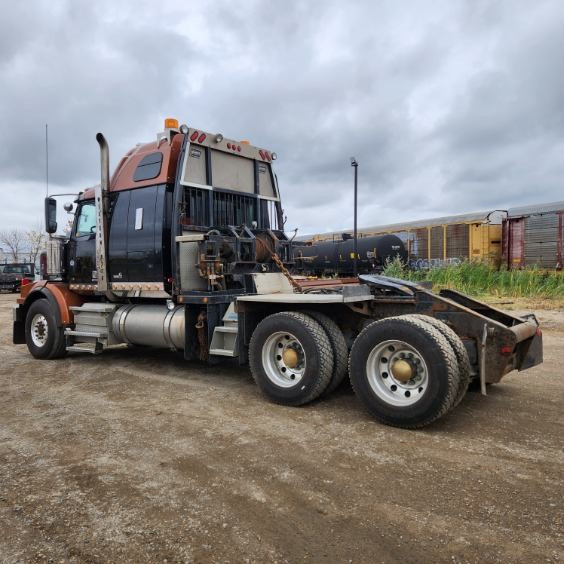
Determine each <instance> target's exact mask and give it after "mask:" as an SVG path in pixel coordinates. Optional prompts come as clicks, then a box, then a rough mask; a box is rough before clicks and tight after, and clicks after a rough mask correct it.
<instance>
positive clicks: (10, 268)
mask: <svg viewBox="0 0 564 564" xmlns="http://www.w3.org/2000/svg"><path fill="white" fill-rule="evenodd" d="M34 278H35V265H33V264H31V263H29V262H13V263H10V264H0V290H2V291H8V292H19V291H20V289H21V287H22V280H23V281H24V283H25V281H26V280H27V283H31V282H33V280H34Z"/></svg>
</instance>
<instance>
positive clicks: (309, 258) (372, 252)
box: [294, 235, 408, 275]
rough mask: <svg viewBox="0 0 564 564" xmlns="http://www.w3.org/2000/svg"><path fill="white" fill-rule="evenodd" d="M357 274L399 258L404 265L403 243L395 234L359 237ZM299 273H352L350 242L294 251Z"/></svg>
mask: <svg viewBox="0 0 564 564" xmlns="http://www.w3.org/2000/svg"><path fill="white" fill-rule="evenodd" d="M357 252H358V272H359V273H368V272H379V271H382V270H383V269H384V267H385V265H386V261H387V260H392V259H394V258H395V257H399V258H400V259H401V260H402V261H403V262H407V258H408V257H407V251H406V249H405V245H404V243H403V241H402V240H401V239H400V238H399V237H397V236H396V235H375V236H372V237H359V239H358V242H357ZM294 254H295V258H296V264H297V266H298V268H299V270H300V271H302V272H305V273H311V274H316V275H319V274H341V275H343V274H352V273H353V257H354V240H353V239H352V238H351V239H345V240H343V241H322V242H320V243H315V244H313V245H308V246H303V247H296V248H295V249H294Z"/></svg>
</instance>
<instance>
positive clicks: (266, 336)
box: [249, 311, 334, 406]
mask: <svg viewBox="0 0 564 564" xmlns="http://www.w3.org/2000/svg"><path fill="white" fill-rule="evenodd" d="M249 364H250V368H251V373H252V375H253V378H254V380H255V382H256V383H257V385H258V387H259V389H260V390H261V391H262V393H263V394H264V395H265V396H267V397H268V398H269V399H270V400H271V401H273V402H275V403H279V404H282V405H291V406H298V405H303V404H305V403H308V402H310V401H313V400H314V399H316V398H318V397H319V396H320V395H321V394H322V393H323V392H324V391H325V390H326V389H327V387H328V386H329V383H330V381H331V378H332V376H333V367H334V355H333V351H332V346H331V341H330V340H329V337H328V336H327V333H326V332H325V330H324V329H323V327H322V326H321V325H320V324H319V323H318V322H317V321H316V320H315V319H313V318H312V317H311V316H309V315H306V314H304V313H300V312H296V311H285V312H281V313H275V314H273V315H269V316H268V317H266V318H265V319H263V320H262V321H261V322H260V323H259V324H258V325H257V327H256V328H255V330H254V332H253V335H252V337H251V342H250V343H249Z"/></svg>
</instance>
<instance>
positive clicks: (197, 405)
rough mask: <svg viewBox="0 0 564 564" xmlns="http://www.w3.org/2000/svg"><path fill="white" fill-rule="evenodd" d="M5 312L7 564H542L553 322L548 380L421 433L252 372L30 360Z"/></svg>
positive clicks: (547, 523) (126, 358) (557, 481)
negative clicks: (275, 391) (294, 397)
mask: <svg viewBox="0 0 564 564" xmlns="http://www.w3.org/2000/svg"><path fill="white" fill-rule="evenodd" d="M13 300H14V298H13V297H12V296H10V295H2V296H0V327H1V329H0V359H1V363H0V561H5V562H15V561H22V562H24V561H25V562H29V561H31V562H35V561H41V562H42V561H53V562H60V561H68V562H108V561H135V562H142V561H143V562H145V561H155V562H156V561H158V562H167V561H168V562H176V561H188V562H270V561H278V562H297V561H315V562H320V561H327V562H392V561H402V562H447V561H448V562H467V561H468V562H484V561H487V562H553V561H559V560H561V559H562V558H563V556H564V552H563V546H562V538H563V537H562V532H563V527H562V515H563V513H562V498H563V487H562V474H563V472H562V468H563V464H562V462H563V458H564V457H563V450H562V437H563V436H564V433H563V421H562V398H563V396H564V394H563V391H564V377H563V376H564V368H563V366H564V313H563V312H551V311H546V312H542V311H541V312H540V318H541V320H543V319H544V320H545V321H546V325H545V362H544V364H543V365H542V366H539V367H536V368H535V369H532V370H529V371H526V372H523V373H514V374H511V375H510V376H508V377H506V379H505V380H504V381H503V382H502V384H500V385H497V386H493V387H491V390H490V392H489V396H488V397H487V398H483V397H481V396H480V395H479V394H475V393H474V394H473V393H470V394H468V395H467V396H466V398H465V399H464V401H463V402H462V404H461V405H460V406H459V408H458V409H457V410H455V412H454V413H452V414H451V415H450V416H448V417H447V418H445V419H443V420H441V421H439V422H438V423H436V424H435V425H433V426H432V427H430V428H427V429H425V430H422V431H404V430H400V429H393V428H389V427H385V426H382V425H379V424H378V423H376V422H374V421H373V420H371V419H370V418H369V416H367V415H366V414H365V413H364V412H363V411H362V410H361V408H360V406H359V404H358V403H357V401H356V399H355V397H354V395H353V393H352V391H351V390H350V388H344V389H342V390H339V391H338V392H337V393H335V394H333V395H332V396H331V397H330V398H328V399H325V400H323V401H319V402H316V403H314V404H312V405H309V406H306V407H303V408H286V407H281V406H276V405H272V404H269V403H267V402H266V401H265V400H264V399H263V398H262V397H261V396H260V395H259V393H258V390H257V388H256V387H255V386H254V384H253V382H252V379H251V377H250V375H249V373H248V371H247V369H245V368H239V367H235V366H230V365H223V366H221V367H206V366H202V365H199V364H195V363H185V362H184V361H183V360H182V359H181V358H180V357H175V356H172V355H170V354H169V353H166V352H160V351H148V350H128V351H120V352H113V353H108V354H103V355H101V356H97V357H90V356H72V357H69V358H67V359H64V360H60V361H37V360H34V359H32V357H31V356H30V355H29V354H28V352H27V349H26V347H25V346H14V345H12V344H11V304H12V303H13Z"/></svg>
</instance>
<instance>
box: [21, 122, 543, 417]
mask: <svg viewBox="0 0 564 564" xmlns="http://www.w3.org/2000/svg"><path fill="white" fill-rule="evenodd" d="M96 139H97V141H98V144H99V146H100V162H101V181H100V184H99V185H98V186H96V187H95V188H92V189H86V190H84V191H83V192H81V193H80V194H79V195H78V197H77V198H76V200H75V201H74V203H72V204H71V203H68V204H66V205H65V209H66V211H67V212H68V213H72V214H73V220H72V228H71V230H70V233H69V234H67V235H65V236H62V235H58V234H57V198H56V197H54V196H53V197H48V198H47V199H46V200H45V220H46V230H47V232H48V233H49V234H50V239H49V243H48V248H47V267H46V275H45V276H44V279H42V280H40V281H37V282H34V283H33V284H28V285H25V286H23V287H22V289H21V294H20V297H19V298H18V300H17V304H16V305H15V309H14V322H13V341H14V343H16V344H27V347H28V349H29V352H30V353H31V354H32V355H33V356H34V357H35V358H37V359H43V360H53V359H59V358H61V357H64V356H65V355H67V354H73V355H76V356H77V358H78V355H80V354H83V355H86V354H94V355H96V354H100V353H103V354H112V351H113V350H119V349H121V348H124V347H136V346H138V347H159V348H162V349H166V350H168V351H170V352H171V354H182V355H183V356H184V358H185V359H186V360H187V361H205V362H209V363H217V362H219V361H221V360H224V359H226V358H228V359H229V358H230V359H231V360H232V361H236V362H238V363H240V364H242V365H247V364H248V365H249V366H250V371H251V373H252V376H253V378H254V380H255V381H256V384H257V385H258V388H259V389H260V391H261V392H262V393H263V394H264V395H265V396H266V397H267V398H268V399H269V400H271V401H273V402H276V403H279V404H283V405H288V406H301V405H304V404H307V403H309V402H312V401H314V400H316V399H318V398H321V397H323V396H326V395H327V394H330V393H331V392H333V391H334V390H335V389H336V388H337V387H338V386H339V385H340V384H341V383H342V382H343V380H344V379H345V378H347V377H348V378H350V382H351V384H352V387H353V389H354V392H355V394H356V395H357V396H358V399H359V401H360V403H361V404H362V405H363V406H364V407H365V408H366V409H367V410H368V412H369V413H370V414H371V415H372V416H373V417H374V418H375V419H377V420H378V421H380V422H382V423H385V424H389V425H394V426H399V427H404V428H419V427H423V426H425V425H428V424H430V423H432V422H433V421H435V420H437V419H438V418H440V417H442V416H444V415H445V414H447V413H448V412H450V411H451V410H452V409H453V408H455V407H456V406H457V405H458V404H459V403H460V402H461V401H462V399H463V397H464V395H465V393H466V391H467V389H468V386H469V384H470V382H471V381H472V380H476V382H477V383H478V384H479V386H480V388H481V390H482V391H483V392H484V393H485V390H486V385H487V384H490V383H497V382H499V381H500V380H501V379H502V378H503V377H504V376H505V375H506V374H508V373H509V372H511V371H514V370H524V369H527V368H530V367H532V366H534V365H536V364H539V363H540V362H542V337H541V331H540V328H539V326H538V323H537V321H536V319H535V317H534V316H533V315H531V316H527V317H524V318H521V317H516V316H514V315H510V314H508V313H504V312H503V311H500V310H498V309H495V308H493V307H491V306H489V305H486V304H484V303H481V302H479V301H476V300H474V299H472V298H470V297H468V296H465V295H462V294H460V293H458V292H455V291H450V290H443V291H441V292H440V293H438V294H437V293H433V292H432V291H431V290H430V289H429V288H428V287H427V286H425V285H419V284H414V283H410V282H407V281H403V280H397V279H392V278H387V277H384V276H379V275H375V274H367V275H360V276H359V277H357V278H352V277H348V278H331V279H323V278H307V277H298V276H296V275H292V274H291V271H292V269H293V267H294V266H295V246H294V245H295V244H294V243H293V241H292V240H291V239H290V238H289V237H287V235H286V234H285V232H284V222H283V218H284V213H283V209H282V204H281V199H280V191H279V186H278V180H277V177H276V174H275V173H274V171H273V163H274V162H275V160H276V154H275V153H274V152H272V151H270V150H268V149H264V148H259V147H255V146H252V145H251V144H250V143H249V142H247V141H238V140H234V139H227V138H226V137H224V136H223V135H222V134H221V133H209V132H207V131H203V130H201V129H198V128H194V127H188V126H187V125H185V124H183V125H180V126H179V124H178V122H177V121H176V120H173V119H167V120H166V121H165V128H164V131H162V132H160V133H158V134H157V136H156V140H155V141H153V142H150V143H144V144H139V145H137V146H135V147H134V148H132V149H131V150H130V151H129V152H128V153H127V154H125V155H124V156H123V157H122V158H121V159H120V161H119V163H118V165H117V167H116V169H115V171H114V172H113V174H112V175H111V176H110V170H109V148H108V143H107V142H106V139H105V137H104V136H103V135H102V134H101V133H98V134H97V136H96ZM140 350H141V351H142V349H140Z"/></svg>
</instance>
